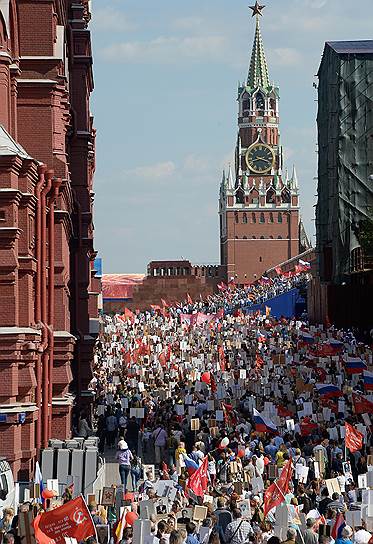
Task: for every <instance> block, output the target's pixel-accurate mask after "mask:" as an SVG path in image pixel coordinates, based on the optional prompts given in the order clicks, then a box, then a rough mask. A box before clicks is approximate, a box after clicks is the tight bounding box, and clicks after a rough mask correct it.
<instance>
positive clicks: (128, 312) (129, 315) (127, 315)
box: [122, 308, 135, 322]
mask: <svg viewBox="0 0 373 544" xmlns="http://www.w3.org/2000/svg"><path fill="white" fill-rule="evenodd" d="M122 317H124V318H125V319H129V320H130V321H131V322H133V320H134V319H135V314H134V313H133V312H131V310H129V309H128V308H124V313H123V316H122Z"/></svg>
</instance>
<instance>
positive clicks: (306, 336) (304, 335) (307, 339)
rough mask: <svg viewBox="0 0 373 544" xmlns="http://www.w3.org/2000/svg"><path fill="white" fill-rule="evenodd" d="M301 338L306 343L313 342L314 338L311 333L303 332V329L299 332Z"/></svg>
mask: <svg viewBox="0 0 373 544" xmlns="http://www.w3.org/2000/svg"><path fill="white" fill-rule="evenodd" d="M301 338H302V340H303V342H306V344H313V343H314V342H315V339H314V337H313V336H312V334H310V333H308V332H305V331H302V332H301Z"/></svg>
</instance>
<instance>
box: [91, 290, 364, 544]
mask: <svg viewBox="0 0 373 544" xmlns="http://www.w3.org/2000/svg"><path fill="white" fill-rule="evenodd" d="M298 281H300V280H299V279H298ZM265 285H267V286H268V287H267V293H268V295H269V296H271V295H272V294H273V285H274V284H273V282H270V283H268V284H266V283H264V284H261V288H262V292H261V295H260V296H261V297H263V298H262V300H264V297H265V287H264V286H265ZM228 292H229V297H227V294H228ZM241 296H243V294H242V292H240V293H239V295H238V297H241ZM234 297H235V295H234V293H232V292H231V289H229V290H228V289H227V291H224V292H221V293H220V295H218V296H217V297H216V298H215V299H214V300H213V301H211V300H210V301H209V304H206V305H203V306H200V305H197V306H196V305H193V306H191V305H190V303H188V302H186V305H185V307H184V308H182V309H181V311H180V308H170V307H164V308H163V309H162V311H160V310H159V309H153V310H152V311H151V312H143V313H139V314H137V315H134V314H133V315H130V316H127V317H123V316H118V315H117V316H114V317H109V316H106V317H105V318H104V323H103V330H102V334H101V337H100V340H99V343H98V347H97V355H96V365H95V379H94V382H93V384H92V387H94V389H95V391H96V397H97V416H98V424H97V433H98V436H99V440H100V448H101V451H102V452H104V451H107V450H105V447H106V448H117V461H118V467H119V476H120V481H121V482H122V485H123V488H124V493H125V495H126V494H128V493H129V492H130V493H134V495H133V497H134V500H135V507H134V508H135V509H136V512H137V514H138V515H139V521H138V523H143V522H145V521H149V525H147V526H146V527H147V529H146V532H147V534H146V536H144V537H143V540H142V541H143V542H146V543H148V542H149V543H150V542H154V543H158V542H159V543H162V544H163V543H164V542H166V543H168V542H170V543H174V542H180V543H182V542H186V543H187V544H197V543H198V542H200V543H202V542H203V543H207V542H213V543H218V542H221V543H226V544H242V543H245V542H257V543H267V542H268V543H269V544H278V543H280V542H284V543H285V542H286V544H290V543H292V542H297V543H302V544H303V543H304V544H316V543H317V542H322V543H323V544H328V543H330V542H334V541H336V542H337V544H350V543H351V542H354V543H356V544H365V543H367V542H369V541H370V539H371V532H370V531H371V530H373V511H372V512H371V511H370V510H371V507H370V506H369V504H370V501H371V492H370V487H373V478H372V477H371V475H372V476H373V472H371V468H373V455H372V454H373V450H372V448H371V445H372V441H371V421H370V415H369V414H370V413H371V411H372V408H373V402H371V400H370V398H369V395H370V393H369V392H370V390H371V389H373V380H372V381H371V374H370V369H371V366H372V351H371V348H370V346H366V345H364V344H360V343H359V342H358V341H357V340H356V338H355V337H354V336H353V334H352V333H351V332H345V331H340V330H336V329H334V328H333V327H329V328H325V327H323V326H319V327H315V326H314V327H312V326H309V325H308V324H307V323H306V322H304V321H297V320H296V319H291V320H286V319H274V318H271V316H270V315H268V312H267V315H262V314H261V313H260V312H257V313H255V314H251V315H246V314H244V313H243V312H242V311H239V310H237V308H236V311H235V312H234V314H233V315H232V314H227V313H226V312H225V311H224V307H225V305H226V303H227V298H230V301H229V304H230V303H231V301H232V299H234ZM246 300H247V293H246ZM222 310H223V311H222ZM183 311H189V312H191V313H190V314H188V315H189V319H184V317H185V314H183V313H182V312H183ZM200 311H205V312H208V313H206V314H200V313H198V315H204V318H202V319H200V320H198V321H197V320H193V319H192V318H191V317H190V316H193V315H194V314H196V313H197V312H200ZM165 482H166V483H167V485H168V486H169V489H170V490H172V492H171V491H170V492H167V494H166V497H167V499H165V494H164V492H163V491H164V489H165V487H164V485H165ZM131 496H132V495H131ZM145 504H146V505H147V510H146V511H145V513H144V508H143V506H142V505H145ZM372 510H373V508H372ZM119 526H120V530H119V533H118V529H117V528H118V526H117V528H116V529H115V528H114V533H113V534H114V536H115V537H116V539H117V540H122V541H123V542H126V543H129V542H132V540H131V539H132V538H135V536H131V535H132V533H133V531H134V529H133V527H132V526H128V527H126V528H125V529H124V530H123V532H121V531H122V525H121V524H119ZM136 538H137V537H136ZM142 541H141V542H142ZM133 542H135V540H133ZM136 542H137V540H136Z"/></svg>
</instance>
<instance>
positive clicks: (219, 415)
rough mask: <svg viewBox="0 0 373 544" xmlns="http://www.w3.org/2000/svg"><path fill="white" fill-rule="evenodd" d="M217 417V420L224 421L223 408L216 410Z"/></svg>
mask: <svg viewBox="0 0 373 544" xmlns="http://www.w3.org/2000/svg"><path fill="white" fill-rule="evenodd" d="M215 419H216V421H224V412H223V410H216V412H215Z"/></svg>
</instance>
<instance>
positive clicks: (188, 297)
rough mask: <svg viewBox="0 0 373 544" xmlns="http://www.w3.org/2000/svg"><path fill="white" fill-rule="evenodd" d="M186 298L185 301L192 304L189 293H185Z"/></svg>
mask: <svg viewBox="0 0 373 544" xmlns="http://www.w3.org/2000/svg"><path fill="white" fill-rule="evenodd" d="M186 300H187V303H188V304H193V300H192V297H191V296H190V294H189V293H187V296H186Z"/></svg>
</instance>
